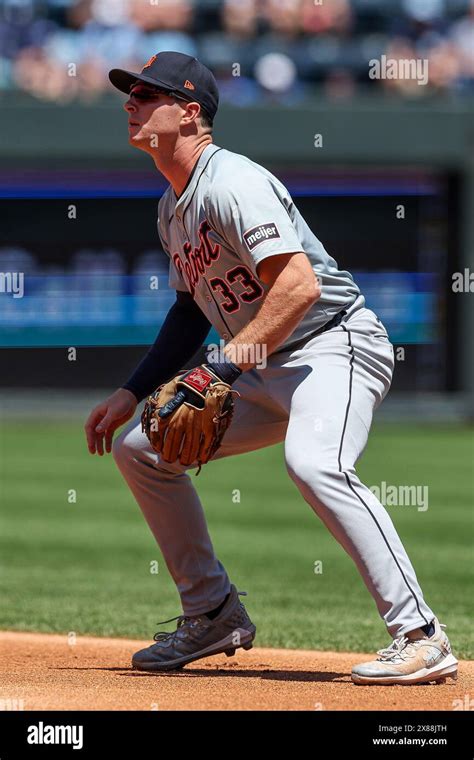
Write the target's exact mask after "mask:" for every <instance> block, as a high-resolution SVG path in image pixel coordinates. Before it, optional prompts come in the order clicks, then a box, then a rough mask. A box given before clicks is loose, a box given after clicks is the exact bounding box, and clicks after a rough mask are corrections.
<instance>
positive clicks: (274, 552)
mask: <svg viewBox="0 0 474 760" xmlns="http://www.w3.org/2000/svg"><path fill="white" fill-rule="evenodd" d="M81 424H82V423H81V422H80V421H76V420H74V421H71V422H70V423H66V422H54V423H50V424H48V423H43V422H41V421H31V422H30V423H26V422H25V423H23V422H22V423H15V424H13V423H10V422H7V423H4V424H3V425H2V437H1V439H0V468H1V470H0V498H1V504H2V509H1V524H0V587H1V600H2V602H1V605H0V628H3V629H14V630H34V631H51V632H68V631H75V632H76V633H77V634H78V635H81V634H86V633H87V634H98V635H103V636H131V637H143V638H151V636H152V634H153V633H154V632H155V630H156V623H157V621H159V620H164V619H166V618H169V617H172V616H175V615H178V614H179V613H180V612H181V607H180V604H179V597H178V594H177V592H176V589H175V586H174V584H173V582H172V580H171V578H170V577H169V574H168V572H167V569H166V566H165V564H164V561H163V559H162V556H161V553H160V551H159V549H158V547H157V546H156V544H155V542H154V539H153V537H152V536H151V534H150V532H149V529H148V527H147V525H146V523H145V522H144V520H143V518H142V516H141V512H140V510H139V509H138V507H137V505H136V504H135V502H134V500H133V498H132V496H131V495H130V493H129V491H128V489H127V487H126V486H125V483H124V482H123V481H122V478H121V476H120V474H119V473H118V471H117V470H116V467H115V464H114V462H113V460H112V459H111V457H103V458H101V459H99V458H97V457H91V456H90V455H88V454H87V451H86V448H85V444H84V441H83V435H82V427H81ZM473 453H474V451H473V435H472V430H470V429H468V428H463V427H453V426H443V427H433V426H427V427H416V426H406V425H404V426H401V425H400V426H399V425H396V426H394V425H390V426H383V427H376V428H374V430H373V432H372V434H371V439H370V443H369V446H368V448H367V450H366V452H365V454H364V456H363V458H362V460H361V461H360V463H359V468H358V471H359V474H360V476H361V478H362V479H363V481H364V482H365V483H367V484H368V485H373V484H379V483H380V482H381V481H383V480H384V481H386V482H387V483H389V484H410V485H411V484H413V485H414V484H420V485H428V486H429V508H428V510H427V511H426V512H421V511H418V510H417V508H416V507H413V506H405V507H402V506H397V507H388V511H389V512H390V514H391V516H392V518H393V520H394V522H395V524H396V526H397V528H398V530H399V533H400V535H401V538H402V540H403V542H404V544H405V546H406V548H407V550H408V553H409V556H410V557H411V559H412V562H413V564H414V566H415V569H416V572H417V575H418V578H419V581H420V584H421V586H422V588H423V590H424V595H425V598H426V600H427V601H428V603H429V604H430V605H431V607H433V608H434V610H435V611H436V613H437V614H438V616H439V617H440V619H441V621H442V622H446V623H447V624H448V633H449V635H450V638H451V640H452V642H453V644H454V647H455V650H456V653H457V654H458V655H459V656H462V657H468V658H472V657H473V655H474V644H473V640H472V637H471V636H470V630H471V626H470V620H471V619H472V596H473V594H472V568H473V561H472V560H473V553H472V527H473V520H472V507H473V494H474V484H473V466H472V463H473V460H474V457H473ZM194 482H195V483H196V486H197V488H198V491H199V493H200V495H201V498H202V501H203V504H204V507H205V510H206V514H207V517H208V522H209V528H210V532H211V536H212V539H213V542H214V546H215V549H216V552H217V554H218V556H219V558H220V560H221V561H222V562H223V564H224V565H225V567H226V568H227V571H228V573H229V575H230V577H231V579H232V580H233V581H234V582H235V583H236V585H237V587H238V588H239V589H244V590H246V591H248V592H249V596H248V597H247V599H246V600H245V604H246V606H247V608H248V610H249V613H250V614H251V617H252V619H253V620H254V622H255V623H256V625H257V629H258V637H257V643H258V644H259V645H261V646H275V647H295V648H299V647H301V648H307V649H331V650H352V651H357V650H365V651H372V650H375V649H378V648H380V647H381V646H383V645H386V644H388V643H389V639H388V636H387V633H386V631H385V627H384V625H383V623H382V621H381V620H380V618H379V616H378V614H377V611H376V608H375V605H374V602H373V600H372V598H371V597H370V595H369V593H368V592H367V590H366V588H365V586H364V584H363V582H362V580H361V578H360V576H359V574H358V572H357V571H356V569H355V566H354V565H353V563H352V561H351V560H350V558H349V557H348V556H347V555H346V554H345V552H344V551H343V550H342V548H341V547H340V546H339V545H338V544H337V542H336V541H335V540H334V539H333V537H332V536H331V535H330V534H329V532H328V531H327V529H326V528H325V527H324V525H323V524H322V523H321V522H320V521H319V519H318V518H317V517H316V516H315V514H314V513H313V512H312V510H311V509H310V507H309V506H308V505H307V504H306V502H305V501H304V500H303V498H302V497H301V496H300V494H299V492H298V490H297V489H296V486H295V485H294V484H293V483H292V481H291V480H290V479H289V477H288V475H287V473H286V470H285V466H284V461H283V449H282V447H281V446H274V447H271V448H269V449H266V450H263V451H259V452H254V453H252V454H248V455H244V456H240V457H236V458H234V459H228V460H221V461H216V462H214V463H212V464H210V465H208V466H206V467H204V468H203V470H202V472H201V474H200V475H199V477H198V478H194ZM69 489H75V490H76V492H77V502H76V503H69V502H68V491H69ZM234 489H240V494H241V501H240V503H234V501H233V499H232V494H233V490H234ZM153 560H158V562H159V573H158V575H153V574H151V573H150V562H152V561H153ZM317 560H320V561H322V563H323V572H322V574H315V572H314V563H315V561H317ZM165 628H166V626H165ZM166 629H167V630H170V628H169V626H168V628H166Z"/></svg>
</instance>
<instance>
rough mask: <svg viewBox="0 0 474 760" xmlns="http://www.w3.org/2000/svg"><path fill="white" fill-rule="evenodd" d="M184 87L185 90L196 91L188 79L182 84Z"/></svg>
mask: <svg viewBox="0 0 474 760" xmlns="http://www.w3.org/2000/svg"><path fill="white" fill-rule="evenodd" d="M184 86H185V87H186V89H187V90H195V89H196V88H195V86H194V85H193V83H192V82H190V81H189V79H186V81H185V83H184Z"/></svg>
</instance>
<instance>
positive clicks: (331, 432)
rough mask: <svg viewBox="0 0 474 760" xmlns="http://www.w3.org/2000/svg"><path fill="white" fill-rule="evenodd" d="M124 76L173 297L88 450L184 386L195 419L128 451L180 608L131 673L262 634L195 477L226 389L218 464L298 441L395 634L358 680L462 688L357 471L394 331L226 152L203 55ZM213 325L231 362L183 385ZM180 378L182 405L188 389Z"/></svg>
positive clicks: (293, 212) (401, 552) (128, 445)
mask: <svg viewBox="0 0 474 760" xmlns="http://www.w3.org/2000/svg"><path fill="white" fill-rule="evenodd" d="M109 77H110V80H111V82H112V84H113V85H114V86H115V87H117V88H118V89H119V90H121V91H122V92H125V93H127V94H128V96H129V98H128V100H127V102H126V103H125V110H126V111H127V114H128V120H129V121H128V133H129V143H130V145H132V146H133V147H136V148H138V149H140V150H143V151H145V152H147V153H149V155H150V156H151V157H152V159H153V161H154V163H155V165H156V168H157V169H158V171H160V172H161V173H162V174H163V175H164V176H165V177H166V178H167V179H168V181H169V183H170V184H169V187H168V188H167V190H166V192H165V193H164V195H163V197H162V198H161V199H160V202H159V204H158V232H159V236H160V239H161V243H162V246H163V248H164V250H165V252H166V253H167V255H168V257H169V285H170V287H171V288H173V289H175V290H176V301H175V303H174V305H173V306H172V307H171V309H170V311H169V313H168V315H167V317H166V320H165V322H164V324H163V326H162V328H161V330H160V332H159V334H158V337H157V339H156V341H155V343H154V345H153V346H152V347H151V348H150V350H149V351H148V353H147V354H146V355H145V357H144V358H143V360H142V361H141V363H140V364H139V365H138V367H137V369H136V370H135V372H134V373H133V375H132V377H131V378H129V380H128V381H127V382H126V383H124V385H123V386H122V387H121V388H119V389H118V390H117V391H115V393H113V394H112V395H111V396H110V397H109V398H107V399H106V400H105V401H104V402H103V403H101V404H99V405H98V406H97V407H96V408H95V409H94V410H93V411H92V412H91V414H90V416H89V418H88V420H87V423H86V434H87V440H88V447H89V451H90V453H91V454H94V453H98V454H99V455H102V454H103V453H104V448H105V451H107V452H110V451H111V450H112V439H113V435H114V431H115V430H116V429H117V428H118V427H119V426H121V425H123V424H124V423H125V422H127V421H128V420H130V419H131V418H132V417H133V416H134V413H135V411H136V407H137V404H138V403H139V402H141V401H142V400H143V399H145V398H146V397H147V396H148V395H149V394H151V393H152V392H153V391H154V390H155V389H156V388H157V387H158V386H163V384H165V383H169V382H170V380H171V379H172V378H175V380H173V383H174V385H173V386H172V390H171V392H170V393H169V394H168V396H167V398H169V399H170V400H171V401H170V403H171V406H169V407H167V412H166V414H167V415H169V414H171V413H172V412H173V410H175V411H176V409H177V408H178V407H179V405H180V404H181V407H180V408H181V409H185V408H186V409H187V411H188V413H189V412H190V411H191V412H192V414H194V417H192V416H189V417H182V418H179V419H180V422H179V423H178V424H177V425H175V427H174V429H173V432H172V434H171V433H168V434H167V435H168V438H169V439H171V443H170V444H169V445H170V447H171V448H173V446H174V449H175V454H174V456H169V455H168V456H165V455H163V454H160V453H157V451H156V449H155V447H153V446H152V445H151V443H150V440H149V438H148V436H147V435H146V434H145V432H144V430H143V428H142V426H141V425H140V424H136V422H132V424H131V425H129V426H127V428H126V429H125V430H124V431H123V432H122V433H121V434H120V436H119V437H118V438H116V440H115V441H114V443H113V454H114V457H115V460H116V462H117V465H118V467H119V468H120V470H121V472H122V474H123V476H124V478H125V480H126V482H127V484H128V486H129V488H130V490H131V491H132V493H133V495H134V496H135V498H136V500H137V502H138V504H139V506H140V508H141V509H142V511H143V514H144V516H145V519H146V520H147V522H148V524H149V526H150V528H151V530H152V532H153V535H154V537H155V539H156V541H157V543H158V544H159V546H160V549H161V552H162V554H163V557H164V559H165V561H166V564H167V567H168V569H169V572H170V574H171V576H172V578H173V580H174V582H175V584H176V586H177V589H178V592H179V594H180V598H181V603H182V609H183V614H182V615H179V616H177V617H176V618H172V620H177V621H178V622H177V625H176V630H174V631H172V632H159V633H157V634H156V635H155V643H153V644H152V645H151V646H150V647H148V648H146V649H143V650H141V651H139V652H137V653H136V654H135V655H134V657H133V660H132V664H133V666H134V667H135V668H138V669H141V670H150V671H164V670H174V669H177V668H180V667H182V666H183V665H185V664H187V663H189V662H192V661H194V660H197V659H199V658H202V657H207V656H209V655H213V654H216V653H218V652H226V653H227V654H228V655H229V656H230V655H232V654H233V653H234V652H235V650H236V649H237V648H238V647H243V648H244V649H250V648H251V646H252V641H253V639H254V637H255V632H256V628H255V625H254V624H253V623H252V622H251V620H250V618H249V616H248V614H247V612H246V610H245V607H244V605H243V604H242V602H241V601H240V599H239V594H240V595H241V594H243V593H245V592H238V591H237V589H236V587H235V586H234V585H233V584H232V583H231V581H230V579H229V576H228V574H227V572H226V570H225V568H224V567H223V565H222V563H221V562H220V561H219V559H218V558H217V557H216V555H215V552H214V549H213V545H212V542H211V539H210V536H209V533H208V528H207V525H206V520H205V516H204V511H203V508H202V505H201V502H200V500H199V496H198V494H197V491H196V489H195V486H194V480H195V479H193V480H192V479H191V478H190V476H189V474H188V471H190V470H192V469H193V468H196V467H197V466H198V464H201V461H206V460H205V459H204V460H201V459H198V460H196V461H190V460H191V459H192V456H194V455H190V452H191V451H194V450H197V449H196V448H195V447H194V449H193V446H194V443H195V442H193V441H192V440H191V439H192V437H193V435H195V433H194V427H193V425H194V422H193V420H195V419H196V417H197V416H198V415H199V414H200V412H202V409H203V405H205V404H206V393H207V390H208V389H210V388H211V387H213V386H214V385H216V384H218V383H224V384H225V386H226V387H227V388H231V389H232V392H233V402H234V407H233V419H232V423H231V424H230V426H229V429H228V430H227V432H226V434H225V436H224V437H223V439H222V441H221V443H220V447H218V448H217V449H216V451H215V453H214V455H213V458H214V459H217V458H220V457H225V456H232V455H235V454H240V453H243V452H248V451H252V450H255V449H259V448H262V447H264V446H269V445H271V444H275V443H277V442H280V441H284V453H285V464H286V468H287V471H288V474H289V476H290V477H291V478H292V480H293V481H294V482H295V484H296V485H297V487H298V488H299V490H300V492H301V494H302V496H303V498H304V499H305V500H306V501H307V502H308V504H309V505H310V507H311V508H312V509H313V510H314V512H315V513H316V515H318V517H319V518H320V519H321V520H322V521H323V522H324V524H325V525H326V526H327V528H328V529H329V530H330V531H331V533H332V534H333V536H334V537H335V538H336V539H337V541H339V543H340V544H341V546H342V547H343V548H344V549H345V550H346V552H347V553H348V554H349V555H350V556H351V557H352V559H353V560H354V562H355V563H356V566H357V568H358V570H359V572H360V574H361V576H362V579H363V581H364V583H365V584H366V586H367V589H368V590H369V592H370V593H371V595H372V596H373V599H374V601H375V604H376V606H377V609H378V612H379V614H380V616H381V617H382V619H383V620H384V622H385V624H386V626H387V629H388V633H389V634H390V636H391V637H392V639H393V641H392V643H391V644H390V646H388V647H387V648H386V649H381V650H380V651H379V652H378V657H376V658H375V659H374V660H373V661H371V662H365V663H363V664H360V665H356V666H355V667H354V669H353V671H352V679H353V681H354V682H355V683H362V684H398V683H419V682H425V681H441V680H444V679H445V678H446V676H451V677H453V678H455V677H456V673H457V660H456V659H455V657H454V656H453V654H452V653H451V648H450V644H449V640H448V638H447V636H446V634H445V632H444V631H443V628H444V626H441V625H440V623H439V622H438V620H437V618H436V616H435V613H434V612H433V611H432V610H431V609H430V607H429V606H428V604H427V603H426V601H425V599H424V598H423V593H422V591H421V588H420V586H419V583H418V581H417V578H416V575H415V571H414V569H413V566H412V564H411V562H410V560H409V558H408V556H407V553H406V551H405V549H404V547H403V545H402V543H401V541H400V538H399V536H398V535H397V532H396V530H395V527H394V525H393V523H392V521H391V519H390V517H389V515H388V513H387V512H386V510H385V509H384V507H383V506H382V504H381V503H380V502H379V501H378V500H377V498H376V497H375V495H374V494H373V493H372V492H371V491H370V490H369V489H368V488H367V487H366V486H365V485H363V483H361V481H360V480H359V478H358V476H357V474H356V471H355V463H356V461H357V459H358V458H359V456H360V455H361V453H362V451H363V450H364V447H365V445H366V443H367V437H368V434H369V430H370V426H371V422H372V416H373V413H374V410H375V409H376V408H377V406H378V405H379V404H380V403H381V401H382V400H383V398H384V397H385V395H386V394H387V391H388V389H389V387H390V384H391V380H392V373H393V367H394V357H393V347H392V345H391V343H390V341H389V338H388V335H387V332H386V330H385V328H384V326H383V324H382V323H381V322H380V320H379V319H378V317H377V316H376V315H375V314H374V313H373V312H372V311H371V310H370V309H368V308H366V306H365V301H364V297H363V295H362V294H361V292H360V290H359V288H358V287H357V285H356V283H355V282H354V280H353V278H352V276H351V274H350V273H349V272H347V271H343V270H340V269H339V268H338V266H337V264H336V262H335V260H334V259H333V258H332V257H331V256H330V255H329V254H328V253H327V252H326V250H325V249H324V247H323V245H322V244H321V242H320V241H319V240H318V239H317V238H316V237H315V235H314V234H313V232H312V231H311V230H310V229H309V227H308V225H307V224H306V222H305V221H304V219H303V218H302V216H301V214H300V213H299V211H298V209H297V208H296V206H295V204H294V203H293V200H292V198H291V196H290V194H289V192H288V191H287V189H286V188H285V187H284V185H282V183H281V182H279V180H278V179H277V178H276V177H274V176H273V175H272V174H271V173H270V172H268V171H267V170H266V169H264V168H263V167H262V166H259V165H258V164H256V163H254V162H253V161H251V160H249V159H248V158H246V157H245V156H242V155H238V154H236V153H233V152H231V151H229V150H227V149H225V148H222V147H218V146H217V145H215V144H214V142H213V136H212V124H213V119H214V117H215V115H216V111H217V108H218V100H219V95H218V89H217V84H216V81H215V79H214V76H213V75H212V73H211V72H210V71H209V69H207V68H206V67H205V66H204V65H202V64H201V63H200V62H199V61H198V60H197V59H196V58H192V57H189V56H186V55H182V54H180V53H175V52H162V53H159V54H157V55H155V56H153V57H152V58H151V59H150V60H149V61H148V63H147V64H146V65H145V66H144V68H143V70H142V71H141V72H140V73H133V72H129V71H124V70H121V69H113V70H112V71H111V72H110V74H109ZM211 325H212V326H213V327H214V328H215V329H216V330H217V332H218V333H219V335H220V337H221V339H222V341H221V342H222V346H223V347H222V350H221V351H220V352H219V353H218V355H217V356H210V355H209V354H208V356H207V359H208V361H207V362H206V363H205V364H204V365H202V366H201V367H198V368H194V369H193V370H192V372H191V373H189V374H188V375H185V376H183V373H182V372H181V374H178V373H180V371H181V370H182V367H183V366H185V365H186V363H187V362H189V360H190V359H191V357H192V356H194V354H195V353H196V351H197V350H198V349H199V348H200V347H201V346H202V345H203V343H204V341H205V338H206V336H207V334H208V331H209V329H210V327H211ZM263 349H265V361H260V362H259V358H261V355H262V352H263ZM176 376H177V377H178V380H180V379H181V381H182V382H181V386H180V387H181V394H180V395H179V394H178V395H175V394H174V391H175V390H176V388H177V387H178V386H177V385H176ZM178 385H179V383H178ZM183 400H184V401H183ZM164 416H165V415H163V417H164ZM199 436H200V433H198V435H197V438H199ZM210 450H211V449H208V454H209V451H210ZM168 451H169V449H168ZM184 452H186V453H184ZM209 466H211V467H212V464H210V465H209ZM164 622H170V621H164Z"/></svg>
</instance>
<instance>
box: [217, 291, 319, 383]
mask: <svg viewBox="0 0 474 760" xmlns="http://www.w3.org/2000/svg"><path fill="white" fill-rule="evenodd" d="M318 297H319V294H318V293H316V294H315V291H314V288H312V287H308V286H307V283H301V284H299V283H298V284H294V283H293V286H292V287H291V289H290V288H288V283H287V282H281V283H280V284H279V285H278V286H276V284H275V285H274V286H273V287H272V288H271V289H270V290H269V291H268V293H267V295H266V297H265V300H264V302H263V304H262V306H261V308H260V310H259V311H258V313H257V314H256V315H255V317H254V318H253V319H252V320H251V321H250V322H249V323H248V324H247V325H246V326H245V327H244V328H243V329H242V330H241V331H240V332H239V333H238V334H237V335H236V336H235V337H234V338H233V339H232V340H231V341H230V342H229V343H227V345H226V346H225V348H224V354H225V356H226V358H227V359H229V360H230V361H232V362H233V363H234V364H236V365H237V366H238V367H240V369H242V370H243V371H245V370H248V369H251V368H252V367H254V366H255V364H256V360H255V357H256V356H260V355H261V353H262V350H263V351H265V354H266V355H267V356H270V355H271V354H272V353H273V352H274V351H276V350H277V348H278V347H279V346H281V345H282V344H283V343H284V342H285V340H286V339H287V338H288V337H289V336H290V335H291V334H292V333H293V332H294V330H295V329H296V327H297V326H298V325H299V323H300V322H301V320H302V319H303V317H304V315H305V314H306V312H307V311H308V309H310V308H311V306H312V305H313V304H314V303H315V301H316V300H317V298H318ZM249 346H253V347H256V346H259V347H260V350H259V351H256V350H252V351H249V350H248V347H249Z"/></svg>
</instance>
